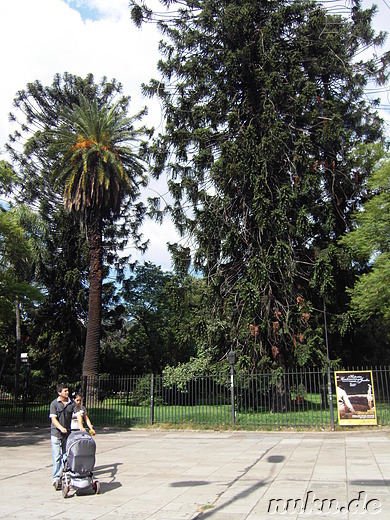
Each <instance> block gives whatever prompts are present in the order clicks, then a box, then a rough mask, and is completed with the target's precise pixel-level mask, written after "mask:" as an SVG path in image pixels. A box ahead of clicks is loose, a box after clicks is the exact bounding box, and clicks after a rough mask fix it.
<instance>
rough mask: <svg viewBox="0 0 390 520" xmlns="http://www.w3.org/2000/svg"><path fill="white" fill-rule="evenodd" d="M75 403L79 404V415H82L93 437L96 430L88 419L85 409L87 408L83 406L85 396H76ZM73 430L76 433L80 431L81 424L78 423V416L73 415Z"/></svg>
mask: <svg viewBox="0 0 390 520" xmlns="http://www.w3.org/2000/svg"><path fill="white" fill-rule="evenodd" d="M74 402H75V403H76V404H77V407H78V409H79V413H80V415H81V418H82V420H84V421H85V422H86V423H87V426H88V428H89V433H90V434H91V435H95V430H94V429H93V426H92V424H91V421H90V419H89V417H88V414H87V410H86V409H85V406H83V396H82V395H81V394H76V396H75V398H74ZM70 427H71V430H72V431H76V430H79V429H80V428H79V423H78V422H77V415H76V414H73V415H72V423H71V426H70Z"/></svg>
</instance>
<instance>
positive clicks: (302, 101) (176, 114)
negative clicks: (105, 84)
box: [132, 0, 388, 368]
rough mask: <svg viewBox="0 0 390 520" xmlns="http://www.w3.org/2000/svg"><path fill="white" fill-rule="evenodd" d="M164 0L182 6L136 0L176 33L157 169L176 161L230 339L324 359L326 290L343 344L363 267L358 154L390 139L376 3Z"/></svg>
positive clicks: (187, 229) (175, 183)
mask: <svg viewBox="0 0 390 520" xmlns="http://www.w3.org/2000/svg"><path fill="white" fill-rule="evenodd" d="M161 3H162V4H163V5H169V6H170V9H171V10H170V12H168V14H164V13H153V12H152V11H151V10H150V9H148V7H147V6H146V5H144V4H141V5H137V3H136V2H135V1H134V2H132V6H133V7H132V16H133V20H134V21H135V22H136V24H137V25H141V24H142V22H157V23H158V24H159V26H160V28H161V30H162V33H163V37H164V39H163V41H162V43H161V45H160V49H161V54H162V59H161V60H160V61H159V70H160V72H161V78H157V79H153V80H151V81H150V83H149V84H148V85H145V86H144V91H145V92H146V93H147V94H148V95H150V96H158V97H159V99H160V100H161V103H162V105H163V109H164V115H165V117H166V125H165V129H164V132H162V133H161V135H159V136H158V137H157V138H156V140H155V142H154V145H153V146H152V147H151V150H150V153H151V157H152V159H153V161H154V163H153V169H152V173H153V174H154V175H155V176H156V177H158V176H160V175H161V173H162V172H165V173H166V174H167V176H168V178H169V187H170V191H171V194H172V196H173V198H174V203H173V204H172V207H171V211H172V215H173V218H174V220H175V223H176V225H177V228H178V230H179V231H180V232H181V233H182V234H183V235H186V234H188V235H189V236H191V238H192V239H193V250H194V265H195V267H196V268H197V269H199V270H200V271H201V272H202V273H204V275H205V276H206V277H207V279H208V281H209V283H210V284H211V285H212V286H213V287H214V289H215V296H216V297H217V298H219V299H220V305H219V306H218V311H219V318H220V319H226V320H227V321H228V322H229V323H230V327H229V335H228V336H227V337H226V342H225V348H226V344H229V342H234V343H237V348H238V350H239V351H240V353H241V360H243V359H244V356H246V358H247V360H248V366H247V368H249V367H250V368H256V367H257V368H259V367H260V366H263V365H264V364H276V365H279V366H287V365H291V364H295V363H298V364H304V363H306V362H308V361H311V362H315V363H317V362H319V363H322V362H323V359H324V358H323V356H324V348H323V323H324V317H323V313H322V309H323V299H326V301H327V307H328V309H329V314H330V317H331V324H330V331H331V332H332V345H333V352H332V357H335V356H337V355H340V354H341V351H342V341H343V343H346V344H348V343H349V342H351V341H353V336H352V335H351V334H350V336H349V337H348V336H344V338H343V339H342V338H341V332H342V330H341V328H340V323H339V322H338V321H339V320H340V319H341V317H342V315H343V314H344V312H345V311H346V304H347V301H348V297H347V294H346V291H345V287H346V286H348V285H349V284H350V283H351V277H352V276H353V273H352V272H351V266H349V270H347V269H345V268H344V266H343V258H342V251H341V249H340V247H339V246H338V244H337V240H338V238H339V237H340V236H341V235H342V234H343V233H344V232H345V231H347V230H348V229H349V227H350V222H351V212H352V211H353V210H354V209H356V208H357V207H358V205H359V203H360V201H361V198H362V196H363V195H364V180H365V179H364V176H363V175H361V176H359V178H357V176H356V175H355V166H356V165H355V163H354V156H353V154H352V152H353V151H354V150H355V148H356V147H357V146H358V145H359V144H360V143H365V142H375V141H378V140H380V139H381V137H382V124H381V121H380V119H379V117H378V115H377V113H376V112H375V103H369V102H368V101H367V100H366V98H365V96H364V89H365V87H366V86H367V83H368V82H369V81H376V82H383V81H385V79H386V66H387V58H388V57H387V56H386V57H384V59H383V60H382V61H380V60H377V61H376V60H375V59H372V60H369V61H362V60H359V53H360V52H361V50H362V49H366V48H367V47H370V46H373V45H380V44H381V42H382V41H383V37H384V36H383V35H381V34H380V35H375V33H374V31H373V29H372V26H371V20H372V16H373V13H374V8H373V9H370V10H366V11H364V10H362V9H361V7H360V2H358V1H354V2H352V3H351V4H352V5H351V11H350V17H349V18H345V17H342V16H338V15H332V14H329V13H327V12H326V10H325V9H324V8H323V7H322V6H321V4H320V3H319V2H318V3H317V2H313V1H306V0H302V1H299V0H298V1H284V0H278V1H258V0H240V1H237V0H222V1H216V0H195V1H180V2H176V1H169V2H167V1H161ZM146 4H147V3H146ZM175 9H176V10H175ZM171 12H172V13H173V14H172V16H169V14H170V13H171ZM188 208H190V210H189V209H188ZM344 329H345V327H344ZM248 336H249V341H248Z"/></svg>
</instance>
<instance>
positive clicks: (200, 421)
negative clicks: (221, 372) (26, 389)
mask: <svg viewBox="0 0 390 520" xmlns="http://www.w3.org/2000/svg"><path fill="white" fill-rule="evenodd" d="M333 402H334V417H335V423H336V425H337V408H336V401H335V397H334V401H333ZM376 404H377V416H378V425H382V426H388V425H389V424H390V410H389V405H388V403H378V402H377V403H376ZM88 413H89V416H90V418H91V420H92V423H93V424H94V426H96V427H98V428H103V427H125V428H131V427H148V426H151V425H152V421H151V408H150V406H137V405H133V404H131V403H127V402H126V399H117V398H116V399H105V400H104V401H103V402H102V403H98V405H97V406H91V407H89V409H88ZM21 423H26V424H27V423H28V424H49V404H45V405H42V404H34V403H28V406H27V408H26V414H25V418H24V420H23V406H22V405H20V406H18V407H16V408H13V405H12V402H11V401H10V400H7V401H0V424H1V425H12V424H21ZM153 426H154V427H172V428H196V429H227V428H231V427H232V417H231V406H230V405H227V404H225V405H208V404H202V405H195V406H189V405H187V406H186V405H180V406H179V405H176V406H168V405H156V406H154V409H153ZM234 427H235V428H237V429H243V430H257V429H258V430H262V429H263V430H277V429H284V428H294V429H329V428H330V412H329V409H328V408H327V409H323V408H322V406H321V396H320V395H318V394H310V395H306V396H305V399H304V400H303V401H302V403H299V404H297V403H296V402H295V401H294V402H293V403H292V404H290V409H289V410H283V411H277V410H276V411H270V410H269V409H268V410H267V409H265V408H263V409H258V410H257V409H255V410H253V409H252V410H251V409H247V410H243V409H242V408H241V409H240V407H238V409H237V410H236V414H235V422H234Z"/></svg>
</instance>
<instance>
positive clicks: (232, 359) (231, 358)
mask: <svg viewBox="0 0 390 520" xmlns="http://www.w3.org/2000/svg"><path fill="white" fill-rule="evenodd" d="M227 358H228V361H229V365H230V389H231V400H232V426H234V421H235V415H236V413H235V407H234V363H235V362H236V354H235V352H234V350H233V347H232V346H231V347H230V351H229V352H228V355H227Z"/></svg>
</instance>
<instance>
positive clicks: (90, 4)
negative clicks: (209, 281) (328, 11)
mask: <svg viewBox="0 0 390 520" xmlns="http://www.w3.org/2000/svg"><path fill="white" fill-rule="evenodd" d="M153 1H154V2H156V0H153ZM372 3H373V1H372V0H363V5H364V6H370V5H372ZM375 3H376V4H377V5H378V8H379V14H378V16H377V17H376V18H375V21H374V26H375V27H376V28H377V29H378V30H379V29H381V30H389V28H390V0H376V2H375ZM150 4H151V2H150V0H149V5H150ZM324 4H325V5H327V6H328V8H331V7H332V6H333V5H336V4H337V5H338V6H340V5H341V6H342V5H343V4H348V0H345V1H343V0H339V1H335V2H332V1H329V0H324ZM161 9H162V8H161V6H160V7H159V10H161ZM160 38H161V37H160V35H159V33H158V32H157V29H156V27H155V26H154V25H153V26H152V25H144V26H143V27H142V29H138V28H136V27H135V26H134V24H133V23H132V21H131V18H130V9H129V6H128V0H0V48H1V51H2V52H1V66H2V72H3V74H2V77H3V80H2V81H1V83H0V153H2V152H3V151H4V143H5V142H6V140H7V136H8V134H9V133H10V130H11V129H10V126H9V122H8V113H9V112H10V111H12V100H13V98H14V96H15V94H16V92H17V91H18V90H21V89H23V88H24V87H25V86H26V84H27V83H28V82H33V81H35V80H37V79H38V80H40V81H41V82H42V83H43V85H50V84H51V83H52V80H53V77H54V75H55V74H56V73H60V74H62V73H63V72H70V73H72V74H77V75H80V76H82V77H85V76H86V75H87V74H88V73H92V74H93V75H94V77H95V81H99V80H100V79H101V78H102V77H103V76H107V78H108V79H111V78H116V79H117V80H118V81H120V82H121V83H122V84H123V93H124V94H126V95H130V96H131V98H132V102H131V104H130V112H131V113H132V114H135V113H137V112H138V111H139V110H140V108H141V107H143V106H144V105H148V107H149V116H148V117H147V118H145V119H144V120H143V122H144V123H145V124H148V125H153V126H154V127H155V128H156V129H157V130H158V129H159V128H161V122H162V118H161V110H160V106H159V104H158V102H157V101H156V100H150V99H145V98H144V97H143V96H142V93H141V83H142V82H145V83H148V81H149V79H151V78H152V77H158V73H157V69H156V64H157V60H158V58H159V54H158V41H159V40H160ZM386 49H388V50H389V49H390V36H389V38H388V41H387V44H386ZM382 102H383V104H384V105H387V107H389V108H390V96H389V94H388V93H387V94H386V93H384V94H383V97H382ZM381 115H382V117H386V118H388V119H389V116H390V112H389V110H387V111H386V112H383V113H382V114H381ZM388 128H389V134H390V125H388ZM0 158H6V157H5V156H4V155H1V156H0ZM154 190H155V191H157V192H159V193H163V192H164V191H165V186H164V185H163V183H162V182H160V183H157V182H154V183H153V184H151V185H150V187H149V188H147V192H146V193H145V194H144V196H147V195H152V196H155V191H154ZM143 234H144V237H145V238H148V239H149V240H150V246H149V250H148V252H147V253H146V254H145V255H144V256H142V257H141V256H139V255H138V254H135V256H134V258H138V259H140V260H141V261H142V260H149V261H151V262H153V263H155V264H156V265H160V266H161V267H162V268H163V269H164V270H169V269H170V268H171V260H170V255H169V253H168V251H167V248H166V243H167V242H175V241H177V240H178V236H177V234H176V231H175V229H174V226H173V224H172V223H171V222H170V220H165V221H164V223H163V225H159V224H156V223H154V222H151V221H146V222H145V223H144V226H143Z"/></svg>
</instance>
